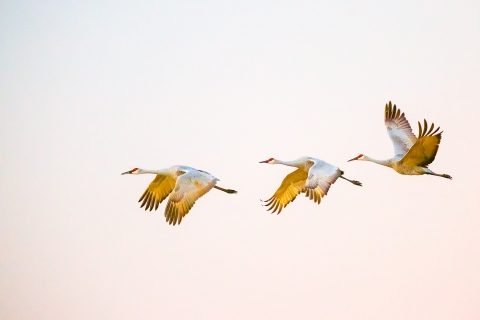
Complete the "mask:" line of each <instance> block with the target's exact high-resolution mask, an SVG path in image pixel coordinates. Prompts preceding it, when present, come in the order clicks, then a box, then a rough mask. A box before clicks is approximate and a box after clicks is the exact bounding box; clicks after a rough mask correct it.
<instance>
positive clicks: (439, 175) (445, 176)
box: [427, 172, 453, 180]
mask: <svg viewBox="0 0 480 320" xmlns="http://www.w3.org/2000/svg"><path fill="white" fill-rule="evenodd" d="M427 174H430V175H432V176H437V177H442V178H447V179H450V180H452V179H453V178H452V176H450V175H448V174H439V173H433V172H432V173H427Z"/></svg>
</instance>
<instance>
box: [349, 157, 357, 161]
mask: <svg viewBox="0 0 480 320" xmlns="http://www.w3.org/2000/svg"><path fill="white" fill-rule="evenodd" d="M353 160H358V157H355V158H353V159H350V160H348V161H347V162H350V161H353Z"/></svg>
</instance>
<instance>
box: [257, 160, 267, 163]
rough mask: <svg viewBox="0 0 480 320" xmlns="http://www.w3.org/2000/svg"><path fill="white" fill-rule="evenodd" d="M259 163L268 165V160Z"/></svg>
mask: <svg viewBox="0 0 480 320" xmlns="http://www.w3.org/2000/svg"><path fill="white" fill-rule="evenodd" d="M259 163H268V160H265V161H260V162H259Z"/></svg>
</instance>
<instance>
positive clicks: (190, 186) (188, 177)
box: [165, 170, 218, 225]
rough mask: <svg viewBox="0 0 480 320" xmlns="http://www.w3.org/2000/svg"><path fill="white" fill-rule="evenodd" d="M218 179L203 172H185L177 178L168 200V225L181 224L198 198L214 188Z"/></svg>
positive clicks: (166, 214) (166, 213)
mask: <svg viewBox="0 0 480 320" xmlns="http://www.w3.org/2000/svg"><path fill="white" fill-rule="evenodd" d="M217 181H218V179H217V178H215V177H213V176H211V175H210V174H208V173H206V172H203V171H197V170H192V171H187V173H185V174H183V175H181V176H179V177H178V178H177V183H176V185H175V190H173V192H172V194H171V195H170V198H169V199H168V203H167V207H166V208H165V218H166V220H167V222H168V223H169V224H172V223H173V225H175V224H177V223H178V224H180V223H181V222H182V219H183V217H184V216H185V215H186V214H187V213H188V212H189V211H190V209H191V208H192V207H193V205H194V204H195V201H197V199H198V198H200V197H201V196H203V195H204V194H205V193H207V192H208V191H210V189H212V188H213V186H215V184H216V183H217Z"/></svg>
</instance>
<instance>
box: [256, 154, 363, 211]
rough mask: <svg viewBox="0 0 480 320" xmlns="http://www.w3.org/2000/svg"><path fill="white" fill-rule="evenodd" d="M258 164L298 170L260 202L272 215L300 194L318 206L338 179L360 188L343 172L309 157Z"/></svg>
mask: <svg viewBox="0 0 480 320" xmlns="http://www.w3.org/2000/svg"><path fill="white" fill-rule="evenodd" d="M260 163H269V164H283V165H286V166H290V167H295V168H298V169H297V170H295V171H293V172H291V173H290V174H288V175H287V176H286V177H285V179H283V181H282V184H281V185H280V187H279V188H278V190H277V191H276V192H275V194H274V195H273V196H272V197H271V198H270V199H268V200H266V201H263V200H262V201H263V202H264V203H265V206H267V207H269V208H268V210H267V211H270V210H272V209H273V211H272V213H274V212H276V211H277V210H278V213H277V214H279V213H280V212H282V209H283V208H284V207H286V206H287V205H288V204H289V203H290V202H292V201H293V200H295V198H296V197H297V196H298V195H299V194H300V193H305V196H306V197H310V200H313V201H315V202H316V203H318V204H320V200H321V199H322V197H323V196H325V195H326V194H327V192H328V189H330V185H331V184H333V183H335V181H336V180H337V179H338V178H342V179H345V180H347V181H349V182H351V183H353V184H354V185H357V186H362V184H361V183H360V182H359V181H355V180H349V179H347V178H345V177H344V176H343V171H341V170H340V169H339V168H337V167H335V166H332V165H331V164H329V163H327V162H325V161H322V160H319V159H315V158H311V157H302V158H299V159H297V160H294V161H281V160H277V159H274V158H270V159H268V160H265V161H260Z"/></svg>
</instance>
